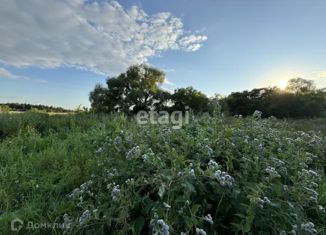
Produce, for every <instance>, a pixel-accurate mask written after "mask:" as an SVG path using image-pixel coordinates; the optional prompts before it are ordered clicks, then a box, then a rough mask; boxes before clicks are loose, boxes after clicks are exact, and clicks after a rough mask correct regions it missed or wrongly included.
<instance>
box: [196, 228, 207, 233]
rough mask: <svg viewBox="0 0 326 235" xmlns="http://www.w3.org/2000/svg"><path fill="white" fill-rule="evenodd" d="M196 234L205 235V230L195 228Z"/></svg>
mask: <svg viewBox="0 0 326 235" xmlns="http://www.w3.org/2000/svg"><path fill="white" fill-rule="evenodd" d="M196 235H206V232H205V230H204V229H201V228H196Z"/></svg>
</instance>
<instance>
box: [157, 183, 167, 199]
mask: <svg viewBox="0 0 326 235" xmlns="http://www.w3.org/2000/svg"><path fill="white" fill-rule="evenodd" d="M165 189H166V186H165V184H161V186H160V188H159V189H158V195H159V196H160V198H162V197H163V196H164V193H165Z"/></svg>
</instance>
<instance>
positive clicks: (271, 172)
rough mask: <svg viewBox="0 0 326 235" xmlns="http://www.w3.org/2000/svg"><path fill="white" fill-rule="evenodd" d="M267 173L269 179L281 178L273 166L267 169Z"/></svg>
mask: <svg viewBox="0 0 326 235" xmlns="http://www.w3.org/2000/svg"><path fill="white" fill-rule="evenodd" d="M265 172H266V173H267V174H268V178H269V179H274V178H279V177H281V176H280V174H279V173H278V172H277V171H276V170H275V168H274V167H271V166H268V167H266V169H265Z"/></svg>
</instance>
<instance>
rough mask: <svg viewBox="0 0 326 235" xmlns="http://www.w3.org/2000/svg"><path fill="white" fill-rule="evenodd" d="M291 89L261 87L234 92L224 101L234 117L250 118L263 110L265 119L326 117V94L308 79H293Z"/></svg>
mask: <svg viewBox="0 0 326 235" xmlns="http://www.w3.org/2000/svg"><path fill="white" fill-rule="evenodd" d="M287 89H288V90H287V91H282V90H280V89H279V88H277V87H273V88H260V89H253V90H251V91H243V92H235V93H232V94H231V95H229V96H228V97H226V98H225V99H224V101H223V102H224V103H225V104H226V107H224V111H225V110H228V112H229V113H230V114H231V115H240V114H241V115H244V116H247V115H250V114H251V113H253V112H254V111H255V110H261V111H262V112H263V114H264V117H269V116H275V117H278V118H307V117H324V116H325V114H326V92H325V91H323V90H315V88H314V85H313V83H312V82H311V81H309V80H304V79H302V78H297V79H291V80H289V83H288V88H287Z"/></svg>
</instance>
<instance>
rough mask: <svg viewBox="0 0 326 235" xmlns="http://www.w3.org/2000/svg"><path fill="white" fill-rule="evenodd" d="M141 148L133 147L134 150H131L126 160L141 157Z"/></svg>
mask: <svg viewBox="0 0 326 235" xmlns="http://www.w3.org/2000/svg"><path fill="white" fill-rule="evenodd" d="M140 152H141V151H140V148H139V146H136V147H133V148H132V149H130V150H129V151H128V153H127V155H126V158H127V159H128V160H130V159H132V158H136V157H138V156H139V155H140Z"/></svg>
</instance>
